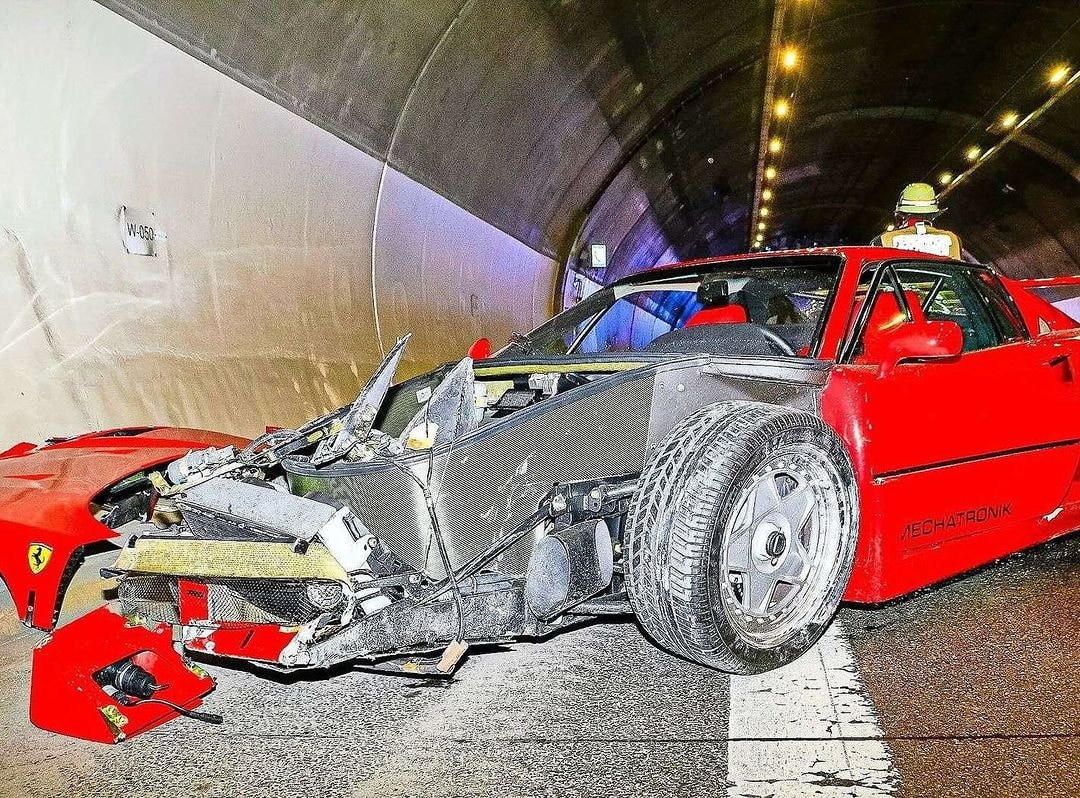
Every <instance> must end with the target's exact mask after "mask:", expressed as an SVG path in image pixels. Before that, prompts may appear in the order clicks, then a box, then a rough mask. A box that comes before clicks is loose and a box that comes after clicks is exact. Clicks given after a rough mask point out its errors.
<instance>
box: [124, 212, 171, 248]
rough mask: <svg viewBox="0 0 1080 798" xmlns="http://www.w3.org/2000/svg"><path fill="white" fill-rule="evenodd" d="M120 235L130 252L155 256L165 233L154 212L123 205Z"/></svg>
mask: <svg viewBox="0 0 1080 798" xmlns="http://www.w3.org/2000/svg"><path fill="white" fill-rule="evenodd" d="M120 237H121V239H122V240H123V242H124V249H126V250H127V251H128V252H129V253H130V254H132V255H150V256H154V255H157V250H158V246H159V242H160V241H163V240H164V239H165V233H164V231H162V230H161V229H160V228H159V227H158V226H157V222H156V220H155V219H154V214H153V213H151V212H149V211H140V210H138V209H136V208H129V207H128V206H127V205H121V206H120Z"/></svg>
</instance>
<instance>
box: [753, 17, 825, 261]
mask: <svg viewBox="0 0 1080 798" xmlns="http://www.w3.org/2000/svg"><path fill="white" fill-rule="evenodd" d="M795 5H803V6H805V5H806V3H805V2H802V0H794V2H792V0H777V2H776V4H775V6H774V11H773V24H772V32H771V34H770V36H769V52H768V63H769V66H768V72H767V74H766V77H765V96H764V98H763V102H762V106H761V134H760V138H759V140H758V160H757V169H756V173H755V177H754V197H753V202H752V203H751V208H750V217H749V220H748V223H749V236H750V238H749V241H750V248H751V249H760V248H761V247H762V245H763V244H764V243H765V234H766V232H767V225H766V223H765V218H766V217H767V216H769V206H768V204H767V203H769V202H770V201H771V200H772V199H773V198H774V197H775V194H776V185H775V183H774V181H775V180H776V178H777V175H778V170H777V168H776V164H782V163H783V161H784V159H785V157H786V155H787V150H788V144H789V139H790V134H791V116H792V113H793V109H794V112H797V111H798V108H796V107H795V99H796V98H797V96H798V93H799V83H800V80H801V75H802V70H801V68H800V67H801V66H802V62H803V59H804V57H805V52H806V46H807V39H808V34H806V35H804V36H803V37H802V38H803V41H802V42H797V41H796V37H795V36H794V35H792V34H793V33H794V30H795V27H796V26H795V25H787V21H788V19H789V18H790V17H792V16H794V11H792V9H793V7H794V6H795ZM814 10H815V7H814V4H812V3H811V4H810V8H809V14H810V16H809V24H808V25H807V26H806V28H805V30H806V31H809V30H810V29H811V28H812V27H813V18H814ZM800 13H801V12H800ZM785 29H787V31H788V32H787V33H786V34H785ZM800 44H801V49H800ZM788 76H790V77H788ZM781 86H782V87H783V89H784V90H783V91H780V90H779V87H781ZM766 184H768V186H767V185H766Z"/></svg>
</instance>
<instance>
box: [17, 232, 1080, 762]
mask: <svg viewBox="0 0 1080 798" xmlns="http://www.w3.org/2000/svg"><path fill="white" fill-rule="evenodd" d="M1029 289H1030V286H1028V285H1025V284H1024V283H1023V282H1022V281H1014V280H1009V279H1007V278H1005V277H1003V276H1001V275H999V274H997V273H996V272H995V271H994V270H993V269H991V268H989V267H984V266H980V265H976V264H972V263H965V262H958V261H951V260H948V259H945V258H940V257H936V256H930V255H921V254H918V253H911V252H903V251H900V250H893V249H884V248H839V249H829V250H809V251H798V252H787V253H767V254H760V255H744V256H736V257H730V258H721V259H711V260H705V261H698V262H690V263H683V264H678V265H675V266H672V267H666V268H663V269H659V270H655V271H652V272H649V273H645V274H640V275H635V276H631V277H628V278H626V279H623V280H620V281H618V282H615V283H614V284H612V285H610V286H607V287H604V288H601V289H599V290H597V291H596V292H595V293H593V294H592V295H591V296H589V297H588V298H586V299H585V300H583V301H582V302H580V303H579V304H577V305H576V306H574V307H572V308H570V309H568V310H566V311H565V312H563V313H561V314H559V315H557V316H555V317H554V318H553V319H551V320H550V321H549V322H547V323H546V324H544V325H542V326H541V327H539V328H538V329H536V330H534V331H533V332H531V333H529V334H526V335H515V336H514V337H513V339H512V340H511V341H510V343H509V344H507V345H506V347H505V348H503V349H502V350H500V351H498V352H496V353H494V354H491V353H490V352H481V351H476V352H474V353H473V354H475V355H477V357H475V358H474V357H466V358H464V359H462V360H460V361H458V362H457V363H452V364H448V365H445V366H442V367H439V368H436V369H435V370H433V371H431V372H428V373H425V374H422V375H420V376H417V377H414V378H411V379H408V380H405V381H403V382H397V383H395V379H394V375H395V371H396V369H397V366H398V363H399V361H400V359H401V356H402V352H403V350H404V348H405V347H406V346H407V343H408V341H407V338H403V339H402V340H400V341H399V342H398V343H397V345H396V346H395V347H394V348H393V349H392V351H390V352H389V353H388V354H387V356H386V359H385V360H384V361H383V363H382V364H381V365H380V366H379V367H378V368H377V370H376V371H375V373H374V374H373V375H372V377H371V379H370V381H369V382H368V383H367V385H365V386H364V387H363V389H362V390H361V391H360V393H359V395H358V396H357V398H356V400H355V401H354V402H352V403H351V404H350V405H347V406H345V407H342V408H339V409H337V410H334V411H332V412H330V413H328V414H327V415H324V416H322V417H320V418H317V419H314V420H312V421H310V422H309V423H307V424H304V425H303V426H300V427H298V428H296V429H272V430H270V431H268V432H267V433H266V434H265V435H263V436H262V437H260V438H257V439H255V440H253V441H247V440H240V439H236V438H231V437H228V436H222V435H218V434H216V433H208V432H198V431H192V430H174V429H166V428H138V429H124V430H113V431H109V432H104V433H94V434H90V435H87V436H82V437H79V438H75V439H70V440H65V441H53V442H49V443H46V444H43V445H40V446H35V445H32V444H20V445H18V446H16V447H14V448H13V449H11V450H9V451H8V452H6V453H4V454H3V455H0V538H2V540H3V545H4V555H3V556H2V558H0V571H2V573H3V576H4V579H5V581H6V583H7V585H8V587H9V589H10V590H11V591H12V594H13V596H14V599H15V604H16V607H17V608H18V610H19V612H20V615H21V616H22V617H23V618H24V620H25V621H26V623H27V624H29V625H31V626H36V627H38V628H43V629H51V628H52V627H53V625H54V624H55V621H56V618H57V613H58V610H59V606H60V601H61V599H62V594H63V588H64V585H65V584H66V580H67V579H68V578H69V576H70V573H71V571H72V569H73V568H74V567H75V566H77V565H78V562H79V554H80V552H81V551H82V550H84V549H85V547H87V546H91V545H93V544H96V543H98V542H99V541H102V540H107V539H115V541H116V542H117V544H118V546H119V552H118V555H117V557H116V560H115V562H114V563H112V564H111V565H110V566H109V567H107V568H106V569H105V571H104V572H103V574H104V575H105V576H107V577H109V578H111V579H113V580H114V582H113V583H112V584H113V585H114V588H113V590H114V593H113V594H112V600H111V601H110V602H109V604H108V606H106V607H103V608H101V609H99V610H97V611H95V612H93V613H90V614H89V615H87V616H85V617H83V618H81V619H79V620H77V621H75V622H73V623H71V624H68V625H66V626H63V627H61V628H59V629H57V630H56V631H55V632H53V633H52V635H51V636H50V637H48V638H46V639H45V641H44V642H43V643H42V645H41V646H40V647H39V648H38V649H37V651H36V652H35V660H36V661H35V667H34V675H33V684H32V700H31V715H32V720H34V722H35V723H38V725H41V726H44V727H45V728H50V729H53V730H56V731H61V732H64V733H69V734H76V735H78V736H83V737H88V738H90V739H100V740H103V741H114V740H118V739H121V738H123V737H124V736H130V735H131V734H133V733H136V732H138V731H141V730H143V729H145V728H150V727H152V726H153V725H156V724H157V723H160V722H162V721H164V720H166V719H168V718H169V717H171V716H172V715H174V714H175V713H176V712H183V713H187V714H191V713H192V712H194V708H195V707H196V706H197V705H198V703H199V701H200V699H201V697H202V696H203V695H205V693H206V692H208V691H209V689H210V687H211V686H212V681H211V680H210V679H209V677H208V676H207V675H206V673H205V672H204V671H203V670H202V669H201V667H199V666H198V665H196V664H195V662H194V661H193V660H192V659H191V655H197V657H196V658H197V659H199V661H205V659H206V658H207V657H212V658H235V659H241V660H245V661H248V662H251V663H255V664H257V665H259V666H262V667H265V668H272V669H277V670H297V669H320V670H326V669H329V668H331V667H332V666H337V665H340V664H342V663H353V662H365V663H371V664H372V666H373V667H377V668H392V669H396V670H398V671H405V672H411V673H416V674H420V675H423V674H427V675H432V676H440V675H448V674H450V673H452V672H453V671H454V669H455V667H456V666H457V664H458V663H459V661H460V660H461V659H462V657H463V655H464V654H465V652H466V649H467V647H468V646H470V645H475V644H477V643H493V642H505V641H509V640H514V639H518V638H523V637H542V636H545V635H549V634H551V633H553V632H556V631H557V630H559V629H560V628H562V627H564V626H566V625H567V624H569V623H572V622H573V621H574V620H575V619H579V618H581V617H583V616H606V615H612V614H630V613H632V614H633V615H634V616H635V617H636V618H637V620H638V621H639V623H640V625H641V627H642V628H643V629H644V631H645V632H646V633H647V634H648V636H649V637H651V638H652V639H653V640H654V641H655V642H656V643H657V644H659V645H660V646H662V647H664V648H665V649H668V650H669V651H671V652H672V653H674V654H677V655H679V656H682V657H685V658H688V659H691V660H693V661H696V662H698V663H701V664H703V665H706V666H708V667H712V668H718V669H721V670H724V671H729V672H732V673H738V674H753V673H757V672H761V671H764V670H767V669H770V668H775V667H778V666H781V665H784V664H785V663H788V662H791V661H792V660H793V659H795V658H797V657H798V656H800V655H801V654H803V653H804V652H805V651H807V649H809V648H810V646H812V645H813V643H814V642H815V641H816V640H817V639H818V637H819V636H820V635H821V634H822V632H823V631H824V629H825V628H826V626H827V625H828V624H829V622H830V621H831V619H832V618H833V616H834V614H835V612H836V610H837V607H838V605H839V604H840V602H841V601H842V600H848V601H853V602H862V603H877V602H884V601H888V600H891V599H895V598H897V597H898V596H902V595H904V594H906V593H910V592H912V591H914V590H917V589H919V588H922V587H925V586H927V585H930V584H933V583H935V582H939V581H941V580H944V579H948V578H950V577H953V576H955V575H957V574H960V573H962V572H964V571H967V570H970V569H972V568H975V567H978V566H980V565H983V564H985V563H987V562H990V561H992V560H994V559H996V558H999V557H1002V556H1004V555H1007V554H1009V553H1012V552H1015V551H1017V550H1020V549H1023V548H1025V547H1028V546H1031V545H1034V544H1037V543H1039V542H1042V541H1045V540H1048V539H1050V538H1052V537H1055V536H1058V535H1062V534H1065V533H1068V532H1070V531H1072V530H1075V529H1077V528H1078V527H1080V475H1078V465H1080V426H1078V421H1077V419H1078V418H1080V413H1078V411H1080V393H1078V387H1077V386H1078V383H1077V376H1076V374H1075V370H1076V369H1077V368H1080V329H1078V328H1077V324H1076V323H1075V322H1074V321H1073V320H1072V319H1071V318H1069V317H1068V316H1066V315H1065V314H1064V313H1062V312H1061V311H1060V310H1058V309H1057V308H1056V307H1055V306H1054V305H1052V304H1050V303H1049V302H1047V301H1045V300H1044V299H1043V298H1040V297H1039V296H1037V295H1036V294H1035V293H1034V292H1033V291H1032V290H1029ZM31 488H32V489H31ZM46 559H47V560H48V561H47V562H46V563H45V564H43V560H46ZM59 685H64V686H65V687H60V686H59ZM196 714H198V713H196ZM202 716H203V717H204V719H206V718H207V716H206V713H202ZM209 717H210V719H212V716H209Z"/></svg>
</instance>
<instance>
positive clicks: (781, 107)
mask: <svg viewBox="0 0 1080 798" xmlns="http://www.w3.org/2000/svg"><path fill="white" fill-rule="evenodd" d="M790 112H791V103H789V102H788V101H787V100H785V99H783V98H781V99H779V100H777V101H776V104H775V105H774V106H773V113H774V114H775V115H776V118H777V119H784V118H785V117H786V116H787V115H788V114H789V113H790Z"/></svg>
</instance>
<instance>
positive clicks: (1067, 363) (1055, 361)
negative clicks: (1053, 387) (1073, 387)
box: [1046, 352, 1073, 382]
mask: <svg viewBox="0 0 1080 798" xmlns="http://www.w3.org/2000/svg"><path fill="white" fill-rule="evenodd" d="M1046 365H1047V366H1049V367H1050V368H1055V367H1057V366H1064V367H1065V370H1064V376H1065V381H1066V382H1072V381H1073V367H1072V353H1071V352H1062V353H1061V354H1058V355H1054V356H1053V357H1052V358H1050V359H1049V360H1047V361H1046Z"/></svg>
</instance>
